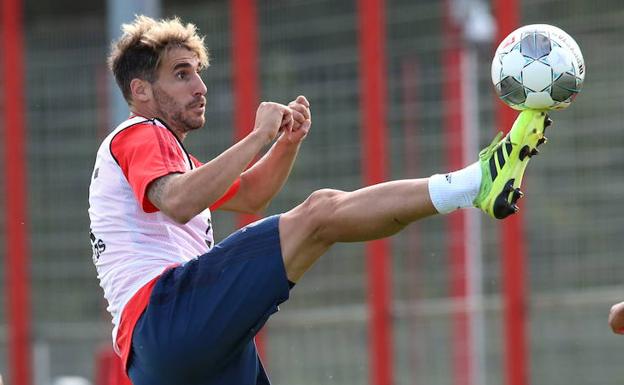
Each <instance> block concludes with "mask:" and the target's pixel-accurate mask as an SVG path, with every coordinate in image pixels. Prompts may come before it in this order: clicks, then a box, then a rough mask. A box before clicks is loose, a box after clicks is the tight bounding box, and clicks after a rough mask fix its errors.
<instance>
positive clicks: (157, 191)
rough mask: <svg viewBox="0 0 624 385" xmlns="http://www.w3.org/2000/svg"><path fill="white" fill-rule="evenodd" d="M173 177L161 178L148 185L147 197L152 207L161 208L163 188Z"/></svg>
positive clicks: (170, 175)
mask: <svg viewBox="0 0 624 385" xmlns="http://www.w3.org/2000/svg"><path fill="white" fill-rule="evenodd" d="M174 176H175V174H168V175H165V176H161V177H160V178H158V179H156V180H154V181H153V182H152V183H150V185H149V187H148V188H147V197H148V198H149V200H150V202H152V204H153V205H154V206H156V207H159V208H160V207H162V200H163V195H164V191H165V186H166V185H167V183H168V182H169V181H170V180H171V178H173V177H174Z"/></svg>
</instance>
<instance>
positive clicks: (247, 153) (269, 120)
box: [147, 103, 292, 223]
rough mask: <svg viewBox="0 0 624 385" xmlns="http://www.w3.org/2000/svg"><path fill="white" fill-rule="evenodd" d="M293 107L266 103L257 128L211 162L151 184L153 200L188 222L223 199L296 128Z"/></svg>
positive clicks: (149, 196)
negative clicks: (248, 169)
mask: <svg viewBox="0 0 624 385" xmlns="http://www.w3.org/2000/svg"><path fill="white" fill-rule="evenodd" d="M291 115H292V113H291V110H290V109H289V108H288V107H286V106H283V105H280V104H277V103H262V104H260V107H258V111H257V113H256V123H255V126H254V129H253V131H252V132H251V133H250V134H249V135H247V136H246V137H245V138H244V139H242V140H241V141H240V142H238V143H236V144H235V145H233V146H232V147H230V148H229V149H227V150H226V151H225V152H223V153H222V154H221V155H219V156H218V157H216V158H214V159H213V160H211V161H210V162H208V163H206V164H204V165H202V166H201V167H198V168H196V169H195V170H192V171H188V172H185V173H179V174H168V175H165V176H163V177H161V178H158V179H156V180H155V181H153V182H152V183H150V185H149V186H148V188H147V196H148V198H149V200H150V201H151V203H152V204H153V205H154V206H156V207H157V208H158V209H159V210H160V211H161V212H163V213H164V214H166V215H167V216H169V217H170V218H172V219H173V220H175V221H176V222H179V223H186V222H188V221H189V220H191V219H192V218H193V217H195V216H196V215H197V214H199V213H200V212H202V211H203V210H205V209H206V208H207V207H209V206H210V205H211V204H212V203H214V202H215V201H216V200H217V199H219V198H220V197H221V196H222V195H223V194H224V193H225V192H226V190H227V189H228V188H229V187H230V186H231V185H232V183H233V182H234V181H235V180H236V178H238V177H239V176H240V175H241V173H242V172H243V170H244V169H245V167H247V165H248V164H249V163H250V162H251V161H252V160H253V158H254V157H255V156H256V155H257V154H258V152H259V151H260V150H261V149H262V148H263V147H264V146H266V145H267V144H268V143H270V142H271V141H272V140H273V139H275V137H276V136H277V134H278V132H279V130H280V129H281V130H283V131H285V132H288V131H291V130H292V116H291Z"/></svg>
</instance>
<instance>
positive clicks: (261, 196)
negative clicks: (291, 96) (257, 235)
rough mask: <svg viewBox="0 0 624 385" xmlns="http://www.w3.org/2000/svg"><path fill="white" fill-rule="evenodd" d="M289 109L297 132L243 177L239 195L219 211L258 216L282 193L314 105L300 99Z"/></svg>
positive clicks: (286, 134)
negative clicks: (311, 105)
mask: <svg viewBox="0 0 624 385" xmlns="http://www.w3.org/2000/svg"><path fill="white" fill-rule="evenodd" d="M288 107H289V108H290V109H291V110H292V112H293V114H292V115H293V129H292V130H291V131H284V132H282V134H281V135H280V136H279V138H278V139H277V141H276V142H275V143H274V144H273V146H271V148H270V149H269V151H268V152H267V153H266V154H265V155H264V156H263V157H262V158H260V160H258V162H256V163H255V164H254V165H253V166H251V167H250V168H249V169H247V170H246V171H245V172H243V173H242V174H241V176H240V187H239V189H238V191H237V192H236V194H235V195H234V196H233V197H232V199H230V200H228V201H227V202H225V203H224V204H223V205H222V206H220V207H219V209H221V210H229V211H237V212H244V213H258V212H260V211H262V210H264V209H265V208H266V207H267V206H268V205H269V203H270V202H271V200H272V199H273V198H274V197H275V195H277V193H278V192H279V191H280V190H281V189H282V187H283V186H284V184H285V183H286V180H287V179H288V176H289V175H290V171H291V170H292V167H293V164H294V162H295V159H296V158H297V154H298V152H299V147H300V146H301V143H302V142H303V140H304V139H305V137H306V135H307V134H308V131H309V130H310V126H311V124H312V121H311V116H310V104H309V103H308V101H307V99H306V98H305V97H304V96H299V97H297V99H296V100H294V101H292V102H290V103H289V104H288Z"/></svg>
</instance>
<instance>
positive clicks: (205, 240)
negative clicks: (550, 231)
mask: <svg viewBox="0 0 624 385" xmlns="http://www.w3.org/2000/svg"><path fill="white" fill-rule="evenodd" d="M123 30H124V34H123V36H122V37H121V38H120V39H119V40H118V41H116V42H115V43H114V45H113V49H112V52H111V55H110V57H109V64H110V67H111V70H112V72H113V74H114V75H115V79H116V81H117V83H118V85H119V87H120V88H121V90H122V92H123V95H124V97H125V99H126V101H127V102H128V105H129V108H130V111H131V116H130V118H129V119H128V120H126V121H125V122H123V123H122V124H120V125H119V126H118V127H117V128H116V129H115V130H114V131H113V132H112V133H111V134H110V135H109V136H108V137H107V138H106V139H105V140H104V141H103V143H102V145H101V146H100V149H99V150H98V154H97V158H96V162H95V167H94V171H93V175H92V179H91V186H90V190H89V204H90V208H89V216H90V219H91V242H92V246H93V258H94V263H95V266H96V268H97V272H98V278H99V280H100V285H101V286H102V288H103V290H104V296H105V297H106V299H107V300H108V304H109V306H108V310H109V312H110V313H111V315H112V317H113V324H114V329H113V341H114V347H115V349H116V351H117V352H118V353H119V354H120V356H121V357H122V359H123V363H124V369H126V370H127V372H128V374H129V376H130V378H131V379H132V381H133V383H134V384H135V385H148V384H149V385H160V384H163V385H164V384H169V385H174V384H176V385H191V384H198V385H200V384H201V385H218V384H219V385H226V384H227V385H231V384H237V385H252V384H254V385H255V384H268V383H269V380H268V378H267V376H266V373H265V371H264V369H263V367H262V364H261V363H260V361H259V359H258V355H257V352H256V348H255V345H254V342H253V338H254V336H255V334H256V333H257V332H258V330H259V329H260V328H261V327H262V325H263V324H264V323H265V322H266V321H267V319H268V318H269V316H270V315H271V314H272V313H274V312H275V311H277V306H278V305H279V304H280V303H282V302H284V301H285V300H286V299H287V298H288V296H289V290H290V288H292V286H293V285H294V284H295V282H297V281H298V280H299V279H300V278H301V276H302V275H303V274H304V273H305V272H306V271H307V270H308V269H309V268H310V266H312V264H314V263H315V262H316V261H317V260H318V258H319V257H320V256H321V255H323V254H324V253H325V252H326V251H327V250H328V249H329V248H330V247H331V246H332V245H333V244H334V243H336V242H356V241H366V240H373V239H378V238H382V237H387V236H390V235H392V234H395V233H397V232H399V231H400V230H402V229H403V228H404V227H405V226H407V225H408V224H409V223H411V222H414V221H416V220H418V219H421V218H425V217H428V216H431V215H434V214H438V213H442V214H445V213H449V212H451V211H454V210H456V209H459V208H465V207H473V206H476V207H479V208H481V209H482V210H483V211H484V212H486V213H487V214H488V215H490V216H492V217H495V218H499V219H502V218H505V217H506V216H508V215H511V214H513V213H514V212H516V211H517V206H516V202H517V200H518V199H519V198H520V196H521V195H522V194H521V192H520V189H519V185H520V181H521V179H522V176H523V173H524V170H525V167H526V165H527V163H528V161H529V158H530V154H531V153H534V150H535V148H536V147H537V146H538V145H539V144H541V143H542V142H543V141H544V138H543V133H544V127H545V126H547V125H548V124H549V122H550V121H549V120H548V119H547V116H546V115H545V114H544V113H543V112H537V111H524V112H522V113H521V114H520V116H519V117H518V120H517V121H516V123H515V124H514V126H513V128H512V129H511V131H510V133H509V134H508V135H507V136H506V137H505V138H503V139H501V136H500V135H499V136H498V137H497V138H496V139H495V140H494V141H493V142H492V144H491V145H490V146H488V147H487V148H486V149H484V150H483V151H482V152H481V153H480V155H479V161H477V162H475V163H473V164H472V165H469V166H468V167H466V168H464V169H461V170H458V171H455V172H452V173H448V174H445V175H440V174H436V175H433V176H431V177H429V178H422V179H408V180H398V181H391V182H386V183H381V184H378V185H374V186H368V187H365V188H362V189H360V190H356V191H353V192H345V191H338V190H332V189H322V190H318V191H315V192H313V193H312V194H311V195H310V196H309V197H308V198H307V199H306V200H305V201H304V202H303V203H301V204H300V205H298V206H296V207H295V208H293V209H292V210H290V211H288V212H286V213H283V214H280V215H275V216H272V217H269V218H266V219H263V220H261V221H258V222H256V223H253V224H251V225H249V226H246V227H244V228H242V229H240V230H238V231H237V232H235V233H234V234H232V235H230V236H229V237H227V238H226V239H225V240H223V241H222V242H220V243H218V244H217V245H215V244H214V240H213V236H212V222H211V219H210V210H215V209H222V210H230V211H235V212H248V213H257V212H259V211H261V210H262V209H263V208H265V207H266V206H267V205H268V203H269V202H270V201H271V200H272V199H273V197H274V196H275V195H276V194H277V193H278V192H279V191H280V189H281V188H282V186H283V184H284V183H285V181H286V179H287V178H288V175H289V173H290V170H291V167H292V164H293V162H294V160H295V158H296V156H297V153H298V151H299V147H300V145H301V143H302V142H303V140H304V139H305V137H306V135H307V134H308V132H309V129H310V126H311V115H310V104H309V102H308V100H307V99H306V98H305V97H303V96H299V97H297V98H296V99H295V100H294V101H292V102H290V103H289V104H288V105H281V104H278V103H266V102H265V103H261V104H260V106H259V107H258V109H257V112H256V120H255V124H254V127H253V130H252V131H251V133H249V134H248V135H247V136H246V137H245V138H243V139H242V140H240V141H239V142H238V143H236V144H234V145H233V146H232V147H230V148H228V149H227V150H226V151H224V152H223V153H221V154H220V155H219V156H217V157H216V158H214V159H212V160H210V161H208V162H207V163H205V164H202V163H201V162H200V161H198V160H197V159H196V158H194V157H193V156H191V155H190V154H189V153H188V152H187V151H186V149H185V148H184V145H183V142H184V140H185V139H186V136H187V135H188V133H189V132H190V131H192V130H195V129H198V128H200V127H202V126H203V125H204V122H205V118H204V111H205V104H206V99H205V94H206V85H205V84H204V82H203V81H202V79H201V77H200V72H201V71H202V70H203V69H205V68H206V67H207V66H208V57H207V53H206V48H205V47H204V44H203V39H202V38H200V37H199V36H198V35H197V32H196V28H195V26H193V25H192V24H186V25H184V24H182V23H181V22H180V21H179V20H178V19H170V20H159V21H156V20H153V19H150V18H148V17H144V16H139V17H137V18H136V19H135V20H134V22H133V23H132V24H128V25H124V26H123ZM271 143H273V144H272V146H271V147H270V149H269V150H268V152H266V154H265V155H264V156H263V157H262V158H261V159H260V160H259V161H258V162H256V163H255V164H254V165H253V166H251V167H248V165H249V164H250V163H251V162H252V160H253V159H254V158H255V157H256V155H257V154H258V153H259V152H260V151H261V150H262V149H263V148H264V147H265V146H267V145H269V144H271Z"/></svg>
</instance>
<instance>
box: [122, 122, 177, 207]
mask: <svg viewBox="0 0 624 385" xmlns="http://www.w3.org/2000/svg"><path fill="white" fill-rule="evenodd" d="M110 151H111V154H112V155H113V157H114V158H115V160H116V161H117V163H118V164H119V166H120V167H121V169H122V171H123V174H124V175H125V177H126V179H127V180H128V183H129V184H130V187H131V188H132V190H133V192H134V195H135V196H136V198H137V201H138V202H139V204H140V205H141V207H142V208H143V211H145V212H147V213H152V212H156V211H158V208H157V207H156V206H154V204H152V202H150V200H149V198H148V197H147V187H148V186H149V184H150V183H151V182H153V181H154V180H155V179H157V178H160V177H161V176H165V175H167V174H171V173H184V172H186V170H187V166H186V161H185V154H184V153H183V152H182V149H181V148H180V145H179V144H178V142H177V139H176V138H175V137H174V135H173V133H172V132H170V131H169V130H167V129H165V128H162V127H159V126H157V125H154V124H151V123H142V124H137V125H135V126H132V127H129V128H126V129H125V130H123V131H121V132H120V133H118V134H117V135H116V136H115V137H114V138H113V140H112V141H111V145H110Z"/></svg>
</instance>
